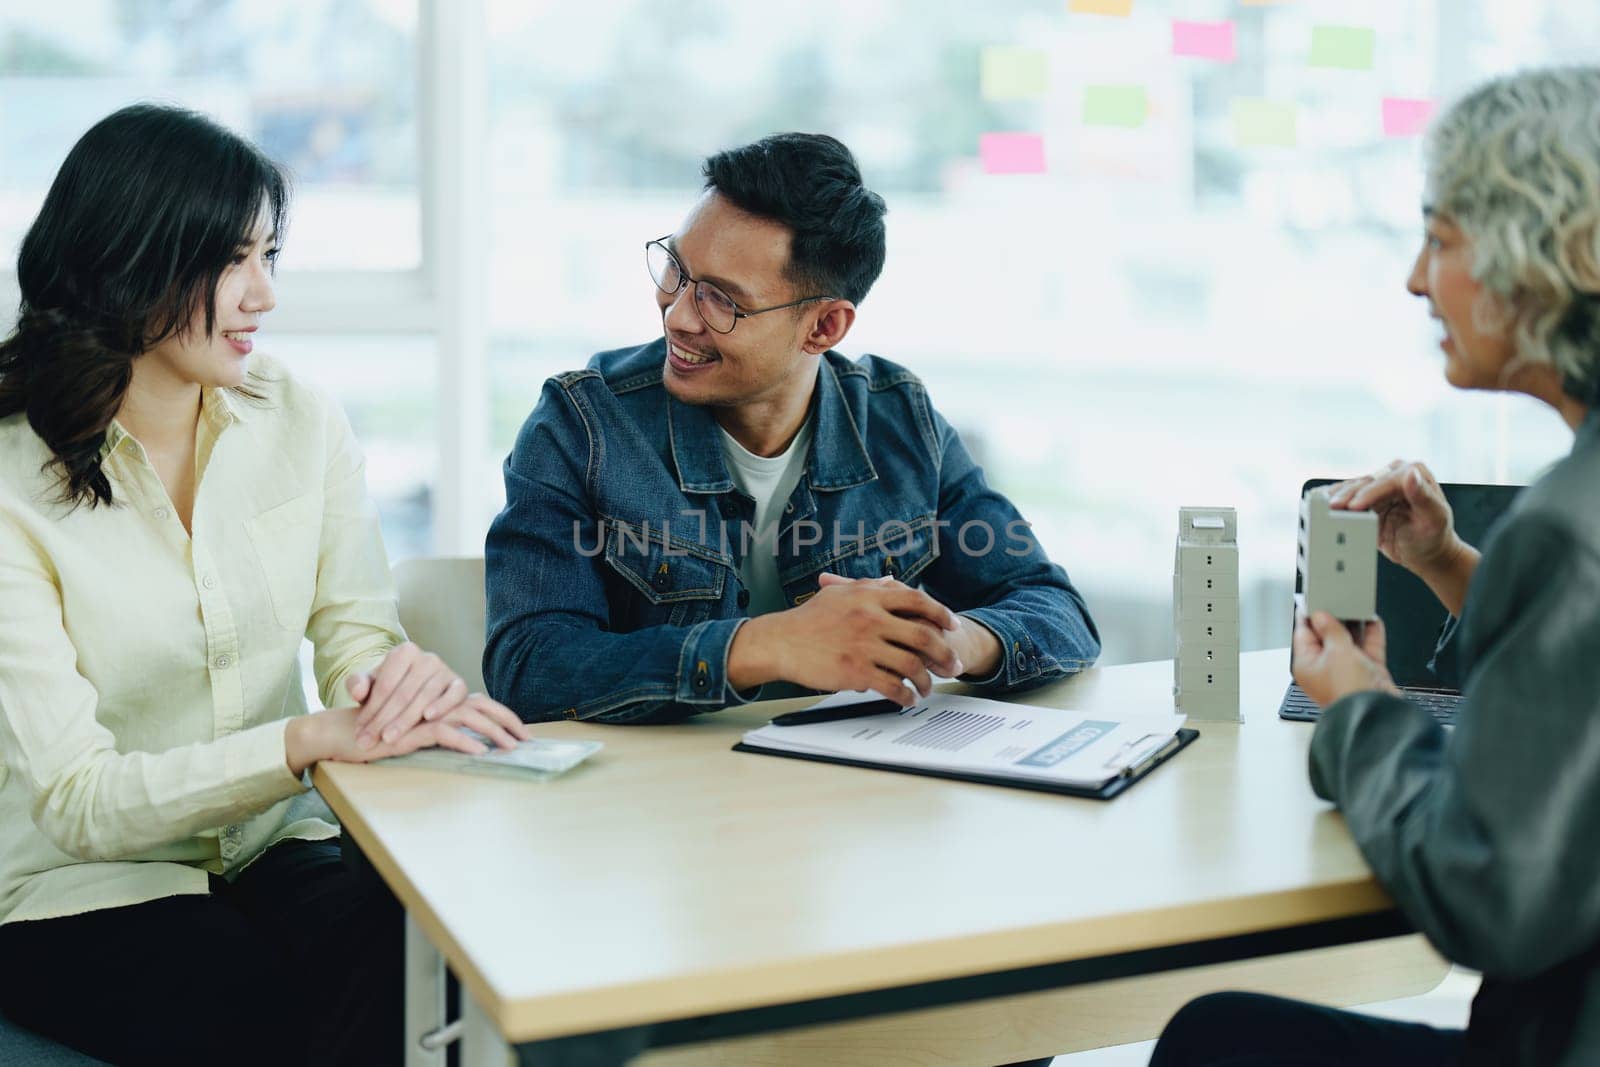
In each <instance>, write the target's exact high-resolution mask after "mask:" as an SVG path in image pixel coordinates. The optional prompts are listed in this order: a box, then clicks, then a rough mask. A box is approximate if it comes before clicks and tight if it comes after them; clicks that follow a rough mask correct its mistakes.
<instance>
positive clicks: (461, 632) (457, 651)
mask: <svg viewBox="0 0 1600 1067" xmlns="http://www.w3.org/2000/svg"><path fill="white" fill-rule="evenodd" d="M394 584H395V588H396V589H397V590H398V592H399V595H400V625H401V626H402V627H403V628H404V629H405V631H406V636H407V637H409V638H410V639H411V640H412V641H415V642H416V643H417V644H418V645H420V646H422V647H423V648H425V649H427V650H428V651H429V652H434V653H437V654H438V655H439V656H440V657H441V658H442V659H443V660H444V661H445V662H446V663H448V664H449V665H450V667H451V669H452V670H454V671H455V672H456V673H457V674H459V675H461V677H462V679H463V680H465V681H466V683H467V689H468V691H469V692H473V693H481V692H483V689H484V685H483V637H484V633H485V626H486V625H487V622H486V616H487V609H486V607H485V606H484V594H483V557H482V556H472V557H447V558H438V559H408V560H405V561H403V562H401V563H398V564H396V565H395V567H394Z"/></svg>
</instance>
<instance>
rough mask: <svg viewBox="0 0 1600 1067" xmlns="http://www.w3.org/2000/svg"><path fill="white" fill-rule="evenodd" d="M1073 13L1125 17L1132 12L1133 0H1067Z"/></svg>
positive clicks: (1068, 7)
mask: <svg viewBox="0 0 1600 1067" xmlns="http://www.w3.org/2000/svg"><path fill="white" fill-rule="evenodd" d="M1067 10H1068V11H1070V12H1072V13H1073V14H1074V15H1115V16H1117V17H1118V18H1127V17H1128V16H1129V15H1131V14H1132V13H1133V0H1067Z"/></svg>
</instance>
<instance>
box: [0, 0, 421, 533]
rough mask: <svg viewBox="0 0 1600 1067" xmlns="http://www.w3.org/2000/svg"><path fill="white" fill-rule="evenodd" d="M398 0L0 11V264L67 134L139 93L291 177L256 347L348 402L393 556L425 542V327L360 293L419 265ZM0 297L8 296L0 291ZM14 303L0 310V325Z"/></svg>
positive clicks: (407, 280) (5, 268)
mask: <svg viewBox="0 0 1600 1067" xmlns="http://www.w3.org/2000/svg"><path fill="white" fill-rule="evenodd" d="M417 21H418V11H417V4H416V2H415V0H297V2H295V3H293V4H280V3H272V2H268V0H213V2H208V3H203V4H197V3H190V2H180V0H67V2H64V3H55V4H32V5H9V6H8V8H7V11H6V13H5V14H4V15H3V16H0V274H9V273H10V272H11V271H12V269H13V268H14V266H15V263H16V254H17V248H18V245H19V244H20V242H21V239H22V235H23V233H24V232H26V229H27V227H28V224H29V223H30V222H32V220H33V217H34V215H35V214H36V213H37V211H38V208H39V203H40V201H41V200H42V199H43V197H44V193H45V190H46V189H47V188H48V187H49V184H50V181H51V179H52V178H54V176H55V173H56V170H57V169H58V168H59V167H60V165H61V161H62V159H63V158H64V157H65V156H66V153H67V151H68V149H70V148H71V147H72V144H73V142H74V141H76V140H77V139H78V137H79V136H80V135H81V134H82V133H83V132H84V130H86V129H87V128H88V127H89V126H90V125H92V124H93V123H94V122H95V121H97V120H98V119H100V118H103V117H104V116H105V115H107V114H109V113H110V112H112V111H115V110H116V109H117V108H119V107H122V106H124V105H126V104H129V103H134V102H136V101H141V100H150V101H158V102H163V103H174V104H180V105H183V106H186V107H192V108H196V109H198V110H201V111H204V112H206V113H208V114H210V115H211V116H213V117H214V118H216V119H218V120H220V121H221V122H223V123H225V124H226V125H228V126H230V127H232V128H234V129H236V130H238V131H239V132H241V133H243V134H245V135H246V136H248V137H250V138H251V139H252V140H254V141H255V142H256V143H257V144H259V145H260V146H261V147H262V148H263V149H265V150H266V152H267V153H268V154H269V155H271V156H272V157H273V158H274V159H276V160H278V161H279V162H281V163H282V164H283V165H284V166H285V167H286V168H287V169H288V171H289V173H290V176H291V178H292V180H293V184H294V203H293V209H292V216H291V219H290V226H289V233H288V235H287V238H288V239H287V240H286V242H285V243H284V245H283V257H282V259H281V260H280V275H279V276H280V284H279V294H278V295H279V309H278V310H277V311H275V312H273V313H272V314H270V315H268V316H267V317H266V319H265V320H264V321H263V330H262V341H261V343H262V347H263V349H264V350H267V351H272V352H274V353H275V354H277V355H279V356H280V357H282V358H284V359H286V360H288V362H289V363H290V364H291V366H293V367H294V369H295V370H296V371H297V372H298V373H300V374H302V375H305V376H307V377H309V378H311V379H312V380H315V381H319V382H321V383H322V384H324V385H325V386H327V387H329V388H331V389H333V390H334V392H335V394H336V395H337V396H338V397H339V398H340V400H341V401H342V402H343V403H344V404H345V406H346V407H347V409H348V410H349V411H350V414H351V417H352V420H353V421H354V422H355V424H356V426H357V428H358V430H359V431H360V433H361V437H362V441H363V443H364V445H365V446H366V449H367V453H368V459H369V477H370V480H371V482H372V488H373V492H374V495H375V496H376V498H377V499H378V502H379V504H380V506H381V509H382V511H383V515H384V521H385V532H386V534H387V536H388V540H389V542H390V544H391V546H393V547H394V548H398V549H399V550H401V551H402V552H405V553H407V554H414V553H418V552H424V551H427V550H428V549H429V547H430V545H431V544H432V535H431V515H430V512H429V508H430V504H431V485H432V481H431V478H432V475H433V472H434V469H435V467H436V456H437V447H436V446H435V443H434V436H435V435H434V430H433V428H434V417H435V412H434V409H433V400H432V398H433V396H434V392H435V390H434V384H435V381H436V374H435V368H436V360H435V346H434V344H433V343H432V339H431V338H430V337H426V336H423V337H421V338H418V337H417V336H415V335H414V334H406V333H397V332H396V331H397V329H398V330H404V329H406V328H407V327H410V328H413V329H414V328H415V325H416V324H414V323H411V324H404V325H400V326H397V324H396V322H395V321H394V320H395V318H396V316H395V315H394V314H393V313H392V311H391V307H397V306H400V305H401V301H400V300H398V299H388V300H384V299H380V300H378V301H373V300H372V299H371V294H373V293H374V292H385V291H390V292H393V293H394V294H397V295H398V294H403V293H405V292H407V291H408V290H410V289H415V288H417V287H418V286H419V282H418V280H417V279H418V278H419V277H420V274H421V271H422V267H423V252H422V248H423V240H422V233H423V231H422V219H421V214H422V213H421V203H422V199H421V194H420V170H421V168H420V166H419V160H420V158H421V157H420V153H419V140H418V130H419V122H418V112H419V106H418V91H417V83H418V76H417V75H418V70H419V65H418V62H417V54H416V53H417V49H416V32H417ZM0 293H4V294H5V295H6V296H7V298H8V304H11V305H13V306H14V301H15V294H14V288H13V287H12V285H10V284H0ZM11 311H12V307H10V306H8V307H7V309H6V312H5V317H6V321H7V322H9V320H10V314H11Z"/></svg>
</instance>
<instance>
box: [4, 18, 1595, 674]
mask: <svg viewBox="0 0 1600 1067" xmlns="http://www.w3.org/2000/svg"><path fill="white" fill-rule="evenodd" d="M1077 6H1081V5H1080V4H1078V3H1076V2H1070V3H1069V0H1012V2H1009V3H1006V4H943V3H941V4H930V3H924V2H921V0H814V2H811V3H805V4H778V3H749V2H739V0H698V2H696V3H693V4H687V5H685V4H678V5H671V4H661V3H659V2H654V0H614V2H608V3H604V4H556V3H528V2H525V0H299V2H296V3H293V4H280V3H274V2H269V0H215V2H212V3H206V4H196V3H191V2H188V0H66V2H62V3H56V4H42V5H32V6H31V7H29V8H26V9H17V5H11V7H10V8H8V10H7V12H6V13H5V14H4V15H0V296H5V297H6V298H7V300H8V301H14V290H13V289H9V288H7V286H8V285H11V284H12V283H11V282H9V281H8V280H7V279H6V276H5V271H6V270H7V269H8V268H9V264H10V261H12V260H13V258H14V255H15V248H16V243H17V240H18V239H19V236H20V234H21V232H22V231H23V229H24V228H25V227H26V225H27V223H28V221H29V220H30V219H31V218H32V217H33V213H34V212H35V211H36V210H37V206H38V202H39V198H40V197H41V196H42V194H43V191H44V188H45V186H46V185H47V183H48V181H49V179H50V177H51V175H53V174H54V172H55V169H56V168H57V166H58V165H59V163H60V160H61V157H62V156H63V155H64V153H65V151H66V149H67V147H68V146H69V145H70V144H71V142H72V141H73V139H74V138H76V137H77V136H78V134H79V133H81V132H82V130H83V129H84V128H85V127H87V126H88V125H89V124H90V123H91V122H92V121H94V120H95V119H97V118H99V117H100V116H101V115H103V114H105V113H107V112H109V111H111V110H113V109H114V108H116V107H118V106H121V105H122V104H124V103H128V102H131V101H133V100H136V99H149V98H155V99H167V100H175V101H178V102H182V103H187V104H190V105H192V106H195V107H199V108H202V109H204V110H207V111H209V112H211V113H213V114H214V115H216V116H217V117H218V118H220V119H222V120H223V121H224V122H227V123H229V124H231V125H233V126H234V127H236V128H238V129H240V130H241V131H243V132H245V133H246V134H248V135H250V136H251V137H253V138H254V139H255V140H256V141H257V142H258V143H260V144H261V145H263V147H265V148H266V149H267V150H268V151H269V152H271V153H272V154H273V155H274V156H276V157H277V158H279V159H281V160H282V161H283V162H284V163H286V164H287V165H288V166H289V167H290V169H291V170H292V171H293V173H294V176H295V183H296V206H295V213H294V217H293V225H292V229H291V233H290V239H289V242H288V244H287V245H286V252H285V256H284V259H283V262H282V269H281V275H280V287H279V293H280V301H279V309H278V310H277V311H276V312H274V313H273V315H272V316H270V317H269V319H268V320H267V328H266V330H265V331H264V333H265V334H266V335H267V336H266V337H264V338H263V346H264V347H270V348H272V349H273V350H275V351H277V352H278V353H279V354H281V355H282V356H283V357H284V358H285V359H287V360H288V361H289V362H290V364H291V365H292V366H293V367H294V368H295V369H296V370H297V371H299V372H300V373H301V374H304V375H306V376H307V377H310V378H312V379H313V380H317V381H320V382H322V383H323V384H325V385H327V386H328V387H329V388H331V389H332V390H333V391H334V392H335V394H336V395H337V396H339V397H340V399H341V400H342V401H343V402H344V403H345V405H346V406H347V408H348V409H349V411H350V413H351V417H352V421H353V422H354V424H355V426H356V428H357V431H358V433H359V434H360V435H361V438H362V441H363V443H364V445H365V446H366V449H367V452H368V455H369V470H370V476H371V481H372V485H373V490H374V493H375V495H376V496H377V498H378V501H379V505H380V507H381V509H382V511H383V515H384V524H385V531H386V535H387V537H388V541H389V547H390V554H391V556H393V557H395V558H400V557H403V556H406V555H412V554H422V553H428V552H434V551H474V550H476V548H477V547H478V545H480V544H481V539H482V535H483V532H484V530H485V529H486V528H487V525H488V522H489V520H490V518H491V517H492V515H493V513H494V511H495V509H496V508H497V506H498V501H499V500H500V497H501V493H502V488H501V482H500V461H501V459H502V458H503V457H504V455H505V453H506V451H507V450H508V449H509V447H510V444H511V441H512V439H513V437H514V435H515V432H516V429H517V427H518V425H519V424H520V423H521V421H522V419H523V418H524V417H525V416H526V415H527V413H528V411H529V410H530V409H531V407H532V405H533V404H534V402H535V401H536V399H537V396H538V392H539V388H540V385H541V383H542V382H543V380H544V379H545V378H546V377H547V376H549V375H550V374H553V373H556V372H558V371H561V370H566V369H570V368H573V367H577V366H581V365H582V364H583V362H584V361H585V360H586V359H587V358H588V357H589V355H590V354H592V353H593V352H596V351H599V350H601V349H605V348H610V347H615V346H619V345H625V344H630V343H636V342H640V341H644V340H648V339H650V338H652V337H654V336H656V335H657V334H658V332H659V330H660V322H659V319H658V317H657V314H656V311H655V306H654V301H653V298H652V293H651V283H650V281H649V279H648V277H647V276H646V273H645V269H644V264H643V255H642V244H643V242H644V241H645V240H646V239H647V238H650V237H655V236H659V235H661V234H663V233H666V232H669V231H670V230H672V229H673V228H674V227H675V226H676V225H677V224H678V222H679V220H680V219H681V218H682V216H683V214H684V213H685V211H686V210H687V208H688V207H689V205H690V203H691V202H692V200H693V198H694V197H695V196H696V195H697V193H698V189H699V185H700V178H699V164H700V161H701V160H702V158H703V157H704V156H706V155H707V154H708V153H710V152H713V151H715V150H717V149H719V148H723V147H727V146H730V145H734V144H739V143H742V142H745V141H748V140H751V139H754V138H756V137H759V136H761V135H763V134H766V133H770V132H773V131H777V130H785V129H803V130H820V131H827V132H831V133H833V134H835V135H837V136H839V137H840V138H841V139H843V140H844V141H845V142H846V143H847V144H849V145H850V146H851V147H852V148H853V149H854V150H855V152H856V154H857V155H858V157H859V158H860V160H861V163H862V166H863V169H864V171H865V173H866V176H867V180H868V183H869V184H870V185H872V186H873V187H874V188H876V189H878V190H879V191H880V192H882V193H883V194H884V195H885V197H886V198H887V199H888V201H889V205H890V216H889V261H888V266H887V268H886V270H885V272H884V275H883V277H882V279H881V280H880V282H879V283H878V286H877V287H876V289H875V290H874V291H873V292H872V294H871V295H870V296H869V297H868V298H867V300H866V301H865V303H864V304H863V306H862V309H861V315H860V318H859V321H858V323H857V326H856V328H855V330H854V332H853V333H852V334H851V336H850V337H849V338H848V340H847V342H846V344H845V345H844V346H843V347H844V350H845V351H846V352H847V353H848V354H852V355H854V354H860V353H863V352H869V351H870V352H876V353H878V354H880V355H883V356H886V357H888V358H890V359H894V360H897V361H899V362H902V363H905V364H907V365H909V366H911V367H912V368H913V369H915V370H916V371H917V372H918V373H919V374H921V375H922V376H923V378H924V379H925V381H926V382H927V384H928V386H929V388H930V390H931V393H932V396H933V399H934V402H935V403H936V404H937V405H938V406H939V407H940V408H941V409H942V410H943V411H944V412H945V413H946V414H947V415H948V417H949V418H950V419H951V421H952V422H953V423H955V424H956V425H957V427H958V428H959V429H960V430H961V431H962V433H963V435H964V437H965V438H966V439H967V441H968V442H969V444H970V445H971V446H972V448H973V450H974V451H975V452H977V453H978V454H979V455H980V457H981V458H982V461H983V462H984V463H985V465H986V468H987V470H988V472H989V475H990V477H991V479H992V480H993V481H994V482H995V483H996V484H997V485H999V486H1000V487H1001V488H1002V489H1003V490H1004V491H1006V492H1007V493H1009V494H1011V495H1012V496H1013V498H1014V499H1015V500H1016V501H1017V503H1018V504H1019V506H1020V507H1021V508H1022V510H1023V512H1024V514H1026V515H1027V516H1028V517H1029V518H1030V519H1031V520H1032V521H1033V522H1034V523H1035V525H1036V529H1037V532H1038V535H1039V537H1040V539H1041V540H1042V541H1043V543H1044V544H1045V546H1046V547H1047V548H1048V549H1049V550H1050V552H1051V553H1052V555H1054V556H1055V557H1056V558H1057V559H1059V560H1060V561H1061V562H1062V563H1064V564H1065V565H1066V567H1067V568H1068V570H1069V571H1070V572H1071V573H1072V575H1073V576H1074V578H1075V579H1076V580H1077V581H1078V582H1079V584H1080V585H1081V586H1082V588H1083V589H1084V591H1085V592H1086V594H1087V595H1088V597H1089V599H1090V603H1091V606H1092V607H1093V608H1094V609H1095V614H1096V616H1097V617H1098V618H1099V619H1100V620H1101V622H1102V623H1103V626H1104V629H1105V636H1106V659H1107V661H1108V662H1118V661H1125V660H1132V659H1143V658H1155V657H1160V656H1163V655H1166V654H1167V653H1168V652H1169V649H1170V623H1169V621H1168V615H1167V606H1168V603H1169V590H1170V581H1169V575H1170V572H1171V566H1172V562H1171V546H1172V538H1173V536H1174V533H1175V525H1176V514H1177V509H1178V507H1179V506H1180V505H1183V504H1224V505H1233V506H1235V507H1237V508H1238V509H1239V511H1240V519H1241V536H1242V542H1243V553H1242V558H1243V561H1244V572H1243V575H1242V577H1243V584H1244V595H1245V598H1246V602H1245V604H1244V631H1245V633H1244V636H1245V643H1246V646H1247V647H1265V646H1271V645H1280V644H1282V643H1283V642H1284V641H1285V639H1286V637H1287V622H1288V607H1287V604H1288V594H1287V590H1288V584H1289V579H1290V576H1291V574H1292V571H1291V568H1292V566H1293V547H1292V545H1293V542H1292V538H1293V529H1294V509H1295V502H1296V496H1297V493H1298V489H1299V486H1300V484H1301V482H1302V481H1303V480H1304V479H1306V478H1308V477H1313V476H1325V475H1341V474H1347V473H1352V472H1356V471H1361V470H1364V469H1366V468H1369V467H1372V466H1375V465H1377V464H1380V463H1383V462H1386V461H1387V460H1389V459H1390V458H1393V457H1394V456H1397V455H1399V456H1407V457H1417V458H1423V459H1427V460H1429V461H1430V462H1432V463H1433V464H1434V465H1435V467H1436V469H1437V471H1438V473H1439V474H1440V475H1441V476H1442V477H1444V478H1447V479H1449V480H1458V481H1468V480H1470V481H1496V480H1499V481H1526V480H1528V479H1530V478H1532V477H1534V476H1535V475H1536V474H1537V472H1538V470H1539V469H1540V468H1541V467H1542V466H1544V465H1545V464H1547V463H1549V462H1551V461H1552V460H1554V459H1555V458H1557V457H1558V456H1559V455H1560V454H1561V453H1562V451H1563V450H1564V449H1565V447H1566V435H1565V433H1564V431H1563V429H1562V428H1561V427H1560V425H1559V424H1558V423H1557V422H1556V421H1555V419H1554V418H1553V417H1551V416H1548V415H1546V414H1545V413H1544V412H1543V411H1541V410H1540V409H1539V408H1538V407H1537V406H1536V405H1535V404H1534V403H1533V402H1531V401H1526V400H1522V399H1519V398H1500V397H1485V396H1463V395H1461V394H1456V393H1453V392H1452V391H1450V390H1449V389H1448V387H1447V386H1445V385H1444V383H1443V382H1442V380H1441V378H1440V374H1439V354H1438V352H1437V350H1436V347H1435V342H1436V338H1435V336H1434V334H1433V333H1432V331H1431V330H1430V329H1429V322H1428V319H1427V316H1426V313H1425V311H1424V309H1423V308H1422V307H1421V306H1420V305H1419V304H1418V302H1417V301H1415V300H1414V299H1412V298H1411V297H1409V296H1408V295H1407V294H1406V293H1405V292H1404V289H1403V280H1404V277H1405V275H1406V273H1407V271H1408V269H1409V266H1410V263H1411V257H1412V255H1413V252H1414V247H1415V244H1416V241H1417V238H1418V234H1419V231H1420V222H1419V216H1418V198H1419V195H1420V191H1421V190H1420V185H1421V181H1420V177H1421V176H1420V167H1419V153H1418V141H1417V140H1416V138H1415V137H1413V136H1407V135H1406V132H1407V131H1406V130H1405V129H1403V128H1395V127H1392V126H1391V128H1390V129H1388V130H1387V131H1386V128H1385V122H1384V115H1385V106H1386V105H1385V101H1386V100H1389V101H1393V100H1399V101H1417V100H1422V101H1432V100H1439V99H1443V98H1448V97H1449V96H1451V95H1453V94H1455V93H1457V92H1459V91H1462V90H1464V89H1465V88H1467V87H1469V86H1470V85H1471V84H1473V83H1474V82H1476V81H1479V80H1481V79H1482V78H1484V77H1486V76H1488V75H1490V74H1494V73H1498V72H1502V71H1506V70H1510V69H1514V68H1516V67H1518V66H1521V65H1525V64H1531V63H1550V62H1557V61H1562V60H1571V61H1580V60H1581V61H1592V59H1593V57H1592V55H1591V54H1589V53H1590V52H1592V42H1593V41H1594V40H1596V39H1597V33H1600V6H1597V5H1593V4H1574V3H1568V2H1560V0H1284V2H1277V3H1272V2H1263V0H1256V2H1251V3H1246V2H1245V0H1134V2H1133V3H1132V4H1131V5H1128V6H1129V10H1130V13H1129V14H1128V15H1127V16H1126V17H1110V16H1104V15H1086V14H1078V13H1075V12H1074V11H1072V10H1071V9H1072V8H1073V7H1077ZM1111 6H1115V5H1111ZM1175 21H1179V22H1192V23H1209V24H1217V23H1226V24H1228V28H1225V27H1218V26H1216V25H1211V26H1209V27H1204V26H1202V27H1200V28H1198V29H1195V28H1192V27H1191V28H1189V29H1187V30H1184V31H1182V33H1181V34H1180V33H1179V31H1177V30H1175V28H1174V22H1175ZM1175 35H1178V36H1183V37H1184V42H1185V43H1184V44H1183V45H1182V46H1181V47H1180V48H1178V49H1177V50H1178V51H1189V52H1200V53H1206V54H1209V55H1212V56H1217V55H1220V56H1222V57H1223V58H1222V59H1220V60H1219V59H1215V58H1206V57H1205V56H1204V55H1175V54H1174V51H1175V48H1174V44H1175ZM997 50H1000V51H997ZM1392 107H1393V105H1391V108H1392ZM1407 107H1411V108H1413V109H1414V108H1415V105H1402V106H1401V110H1400V111H1399V112H1398V113H1397V114H1398V117H1399V121H1401V122H1402V123H1403V122H1404V120H1405V118H1406V114H1407V112H1406V111H1405V108H1407ZM1412 114H1413V115H1414V110H1413V112H1412ZM1394 117H1395V116H1394V115H1391V118H1392V119H1393V118H1394ZM996 133H1010V134H1021V135H1024V136H1025V137H1037V138H1039V140H1038V141H1037V142H1036V143H1035V142H1027V143H1025V144H1024V145H1023V149H1024V151H1023V155H1022V158H1021V159H1020V163H1021V165H1022V166H1023V167H1024V169H1037V165H1038V164H1040V163H1042V165H1043V173H990V172H989V171H990V169H993V167H994V165H995V164H996V162H997V161H996V160H995V159H993V158H991V159H989V160H988V166H986V163H985V159H984V157H983V155H982V147H983V146H984V144H985V143H986V138H985V135H987V134H996ZM1389 134H1395V135H1394V136H1390V135H1389ZM1029 151H1035V152H1036V157H1035V158H1034V159H1032V160H1029V159H1028V158H1027V157H1028V153H1029ZM1018 162H1019V161H1018V160H1013V161H1012V164H1013V166H1015V165H1017V163H1018Z"/></svg>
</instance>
